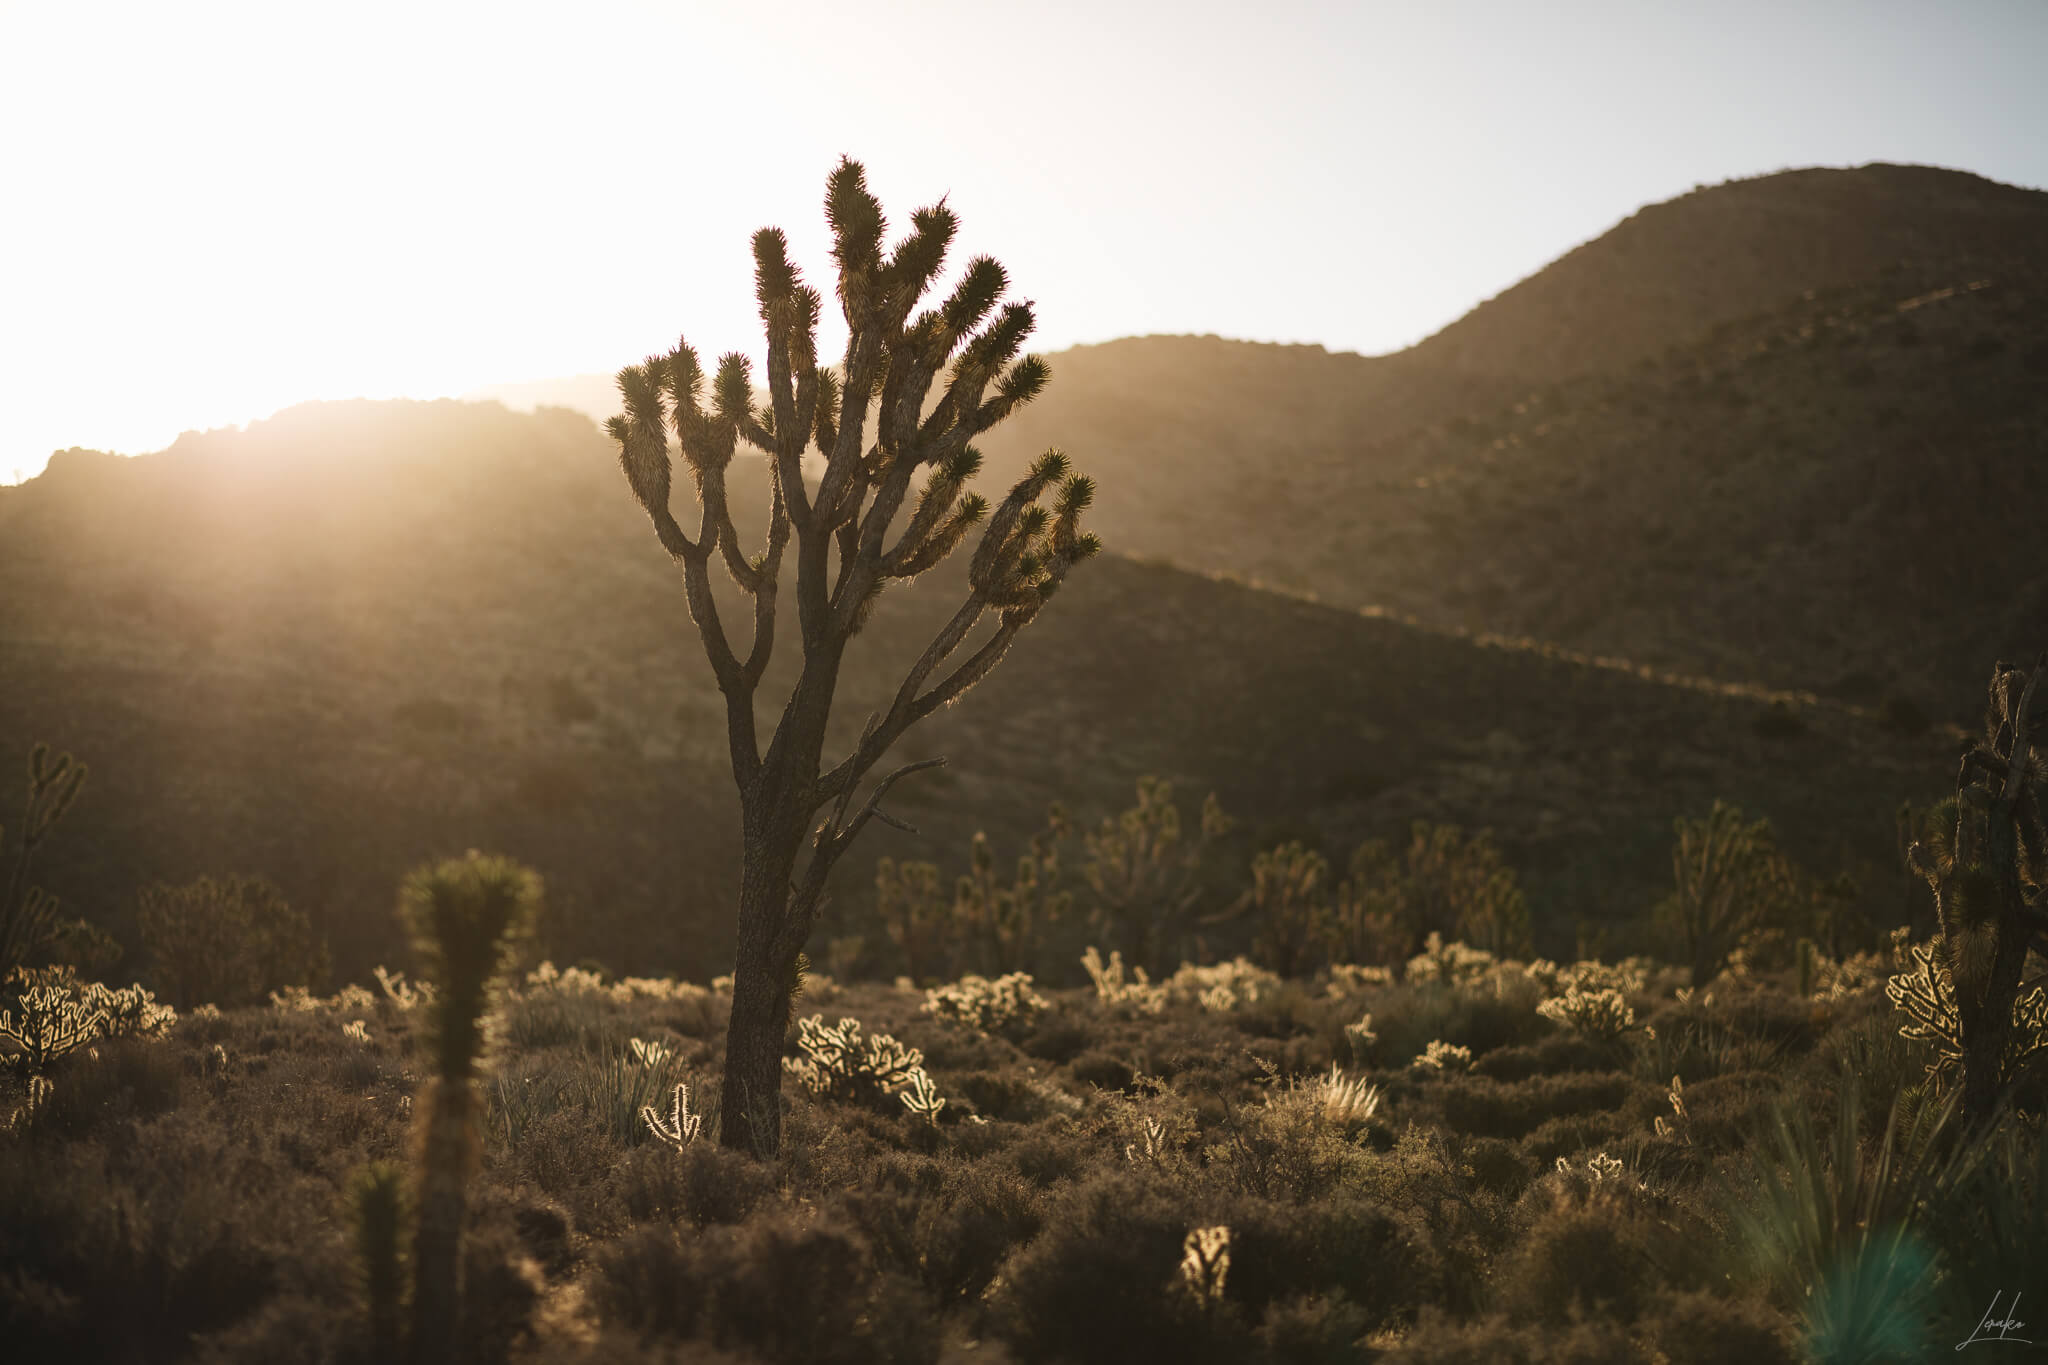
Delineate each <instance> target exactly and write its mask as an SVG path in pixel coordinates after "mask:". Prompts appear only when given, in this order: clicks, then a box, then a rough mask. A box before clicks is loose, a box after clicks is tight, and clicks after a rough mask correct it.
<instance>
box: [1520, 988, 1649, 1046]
mask: <svg viewBox="0 0 2048 1365" xmlns="http://www.w3.org/2000/svg"><path fill="white" fill-rule="evenodd" d="M1536 1012H1537V1013H1538V1014H1540V1015H1542V1016H1543V1017H1544V1018H1545V1019H1548V1020H1550V1021H1551V1022H1552V1023H1555V1024H1561V1025H1563V1026H1564V1027H1566V1028H1569V1029H1571V1030H1572V1031H1573V1032H1574V1033H1583V1034H1585V1035H1586V1036H1587V1037H1589V1038H1600V1039H1611V1038H1619V1037H1620V1036H1621V1035H1622V1034H1624V1033H1629V1032H1632V1031H1634V1030H1635V1029H1636V1028H1638V1027H1640V1028H1642V1029H1644V1030H1645V1031H1646V1032H1647V1031H1649V1027H1650V1026H1649V1025H1648V1024H1643V1025H1638V1024H1637V1023H1636V1012H1635V1010H1634V1009H1632V1008H1630V1006H1629V1003H1628V1001H1626V1000H1624V999H1623V998H1622V995H1621V992H1620V991H1617V990H1583V989H1581V988H1580V987H1578V986H1573V987H1572V988H1571V989H1570V990H1568V991H1566V992H1565V993H1564V994H1563V995H1561V996H1558V997H1557V998H1556V999H1555V1000H1546V1001H1544V1002H1543V1003H1542V1004H1540V1005H1538V1006H1537V1007H1536ZM1652 1036H1653V1037H1654V1036H1655V1035H1654V1034H1652Z"/></svg>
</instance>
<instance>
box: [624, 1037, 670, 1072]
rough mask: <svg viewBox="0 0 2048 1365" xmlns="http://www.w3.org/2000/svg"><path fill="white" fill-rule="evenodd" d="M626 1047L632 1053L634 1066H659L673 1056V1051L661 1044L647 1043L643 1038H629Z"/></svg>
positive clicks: (657, 1042)
mask: <svg viewBox="0 0 2048 1365" xmlns="http://www.w3.org/2000/svg"><path fill="white" fill-rule="evenodd" d="M626 1046H627V1048H628V1049H630V1050H631V1051H632V1054H633V1064H634V1065H635V1066H646V1067H656V1066H661V1065H663V1064H664V1063H666V1062H667V1061H668V1059H669V1058H671V1057H673V1056H675V1049H674V1048H672V1047H670V1046H669V1045H668V1044H666V1043H663V1042H659V1041H656V1042H649V1041H647V1040H646V1039H645V1038H629V1039H627V1040H626Z"/></svg>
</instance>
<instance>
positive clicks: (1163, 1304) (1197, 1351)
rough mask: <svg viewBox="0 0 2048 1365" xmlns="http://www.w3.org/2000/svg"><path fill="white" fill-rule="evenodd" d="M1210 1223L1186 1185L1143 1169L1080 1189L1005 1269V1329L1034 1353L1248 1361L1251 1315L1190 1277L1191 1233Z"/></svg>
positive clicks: (997, 1310)
mask: <svg viewBox="0 0 2048 1365" xmlns="http://www.w3.org/2000/svg"><path fill="white" fill-rule="evenodd" d="M1209 1221H1210V1220H1207V1219H1205V1218H1202V1217H1200V1216H1198V1214H1197V1211H1196V1207H1195V1205H1194V1203H1193V1202H1192V1201H1191V1199H1190V1198H1189V1195H1188V1194H1187V1192H1186V1191H1185V1190H1184V1189H1183V1188H1182V1187H1180V1186H1179V1185H1178V1184H1177V1183H1176V1182H1173V1181H1171V1180H1169V1179H1167V1178H1164V1177H1158V1176H1151V1175H1149V1174H1146V1173H1143V1172H1140V1171H1135V1170H1133V1171H1121V1172H1109V1173H1105V1174H1102V1175H1098V1176H1096V1177H1094V1178H1092V1179H1088V1180H1085V1181H1083V1182H1082V1183H1080V1184H1079V1185H1075V1186H1072V1187H1069V1188H1068V1189H1066V1190H1065V1191H1064V1192H1062V1193H1061V1194H1060V1195H1058V1196H1057V1197H1055V1198H1054V1199H1053V1201H1052V1202H1051V1203H1050V1204H1049V1205H1048V1206H1047V1208H1046V1212H1045V1226H1044V1231H1042V1232H1041V1233H1040V1234H1039V1235H1038V1236H1037V1238H1035V1239H1034V1240H1033V1241H1032V1242H1031V1243H1030V1244H1029V1245H1027V1246H1025V1247H1024V1248H1023V1249H1022V1250H1020V1251H1019V1252H1018V1253H1017V1254H1016V1255H1015V1256H1013V1257H1011V1258H1010V1260H1009V1262H1008V1264H1007V1265H1006V1266H1005V1267H1004V1270H1003V1282H1002V1286H1001V1288H1000V1290H999V1291H998V1292H997V1295H996V1297H995V1300H994V1302H993V1303H992V1304H991V1306H990V1307H991V1315H992V1319H993V1326H994V1330H995V1332H996V1334H997V1335H999V1336H1000V1337H1001V1338H1002V1339H1003V1340H1004V1341H1005V1342H1007V1343H1008V1344H1009V1346H1010V1347H1011V1349H1012V1350H1014V1351H1015V1352H1016V1354H1017V1355H1018V1357H1019V1358H1020V1359H1022V1360H1025V1361H1041V1360H1060V1361H1072V1362H1075V1365H1089V1363H1090V1362H1098V1361H1099V1362H1105V1365H1108V1363H1112V1362H1113V1363H1115V1365H1121V1363H1122V1362H1126V1361H1131V1360H1174V1361H1180V1362H1189V1363H1190V1365H1193V1363H1195V1362H1207V1361H1217V1362H1229V1361H1238V1360H1242V1359H1243V1358H1244V1357H1245V1355H1246V1354H1247V1341H1248V1337H1249V1331H1248V1329H1247V1326H1246V1324H1245V1322H1244V1320H1243V1317H1242V1314H1241V1313H1239V1312H1236V1311H1234V1309H1235V1305H1234V1304H1233V1303H1231V1302H1229V1301H1226V1302H1225V1303H1224V1304H1222V1305H1206V1304H1204V1303H1203V1302H1201V1301H1200V1300H1198V1299H1197V1298H1196V1297H1195V1296H1193V1295H1192V1294H1190V1293H1189V1292H1188V1291H1187V1290H1186V1288H1184V1287H1183V1285H1182V1283H1181V1279H1180V1274H1179V1269H1178V1267H1179V1265H1180V1262H1181V1258H1182V1253H1183V1249H1184V1244H1185V1241H1186V1238H1187V1235H1188V1232H1189V1230H1190V1229H1191V1228H1195V1227H1201V1226H1207V1225H1208V1223H1209Z"/></svg>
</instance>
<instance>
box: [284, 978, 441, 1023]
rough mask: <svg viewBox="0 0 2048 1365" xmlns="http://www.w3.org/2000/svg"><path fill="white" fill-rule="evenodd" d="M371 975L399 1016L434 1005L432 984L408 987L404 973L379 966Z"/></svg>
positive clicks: (423, 982)
mask: <svg viewBox="0 0 2048 1365" xmlns="http://www.w3.org/2000/svg"><path fill="white" fill-rule="evenodd" d="M371 975H373V976H375V977H376V978H377V985H378V986H379V987H380V988H382V990H383V992H384V998H385V999H386V1000H389V1001H390V1002H391V1004H392V1006H393V1007H394V1008H396V1009H397V1010H398V1011H399V1013H401V1014H409V1013H411V1012H412V1011H413V1010H414V1009H415V1008H416V1007H418V1006H420V1005H431V1004H433V1003H434V986H433V983H432V982H429V981H422V982H420V983H419V984H418V985H417V986H414V985H409V984H407V982H406V979H405V973H404V972H387V971H385V970H384V968H383V967H381V966H379V967H377V968H375V969H374V970H373V971H372V973H371ZM273 998H275V997H273Z"/></svg>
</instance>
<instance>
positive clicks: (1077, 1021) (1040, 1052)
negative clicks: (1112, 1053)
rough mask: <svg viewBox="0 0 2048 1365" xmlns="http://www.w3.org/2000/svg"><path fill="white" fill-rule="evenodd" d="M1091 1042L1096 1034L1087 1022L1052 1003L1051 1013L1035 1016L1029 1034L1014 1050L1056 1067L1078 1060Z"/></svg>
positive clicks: (1059, 1005)
mask: <svg viewBox="0 0 2048 1365" xmlns="http://www.w3.org/2000/svg"><path fill="white" fill-rule="evenodd" d="M1095 1038H1096V1030H1095V1028H1094V1027H1093V1026H1092V1025H1091V1023H1090V1021H1089V1020H1087V1019H1084V1018H1082V1017H1080V1016H1079V1015H1076V1014H1074V1013H1071V1012H1070V1011H1069V1010H1068V1009H1067V1008H1066V1007H1065V1006H1063V1005H1061V1004H1058V1003H1055V1004H1054V1005H1053V1006H1052V1008H1051V1009H1049V1010H1047V1011H1046V1012H1045V1013H1044V1014H1042V1015H1041V1016H1039V1018H1038V1020H1037V1022H1036V1024H1035V1025H1034V1026H1033V1028H1032V1030H1031V1032H1030V1033H1028V1034H1026V1035H1025V1036H1024V1038H1023V1039H1022V1040H1021V1041H1020V1042H1019V1043H1018V1046H1019V1047H1020V1048H1022V1049H1023V1050H1024V1052H1025V1053H1026V1054H1027V1055H1029V1056H1032V1057H1036V1058H1038V1059H1039V1060H1040V1061H1045V1062H1051V1063H1053V1064H1054V1065H1055V1066H1057V1065H1059V1064H1061V1063H1063V1062H1069V1061H1072V1060H1073V1059H1074V1058H1076V1057H1078V1056H1080V1055H1081V1054H1082V1053H1083V1052H1085V1051H1086V1050H1087V1049H1088V1048H1089V1047H1090V1046H1091V1045H1092V1044H1093V1043H1094V1041H1095Z"/></svg>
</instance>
